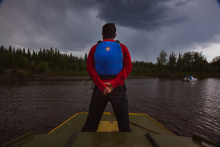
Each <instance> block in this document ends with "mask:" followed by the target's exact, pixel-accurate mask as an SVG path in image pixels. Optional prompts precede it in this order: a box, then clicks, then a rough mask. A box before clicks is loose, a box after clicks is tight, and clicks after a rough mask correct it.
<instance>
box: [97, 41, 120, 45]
mask: <svg viewBox="0 0 220 147" xmlns="http://www.w3.org/2000/svg"><path fill="white" fill-rule="evenodd" d="M101 42H102V41H101V40H99V41H98V42H97V44H99V43H101ZM115 42H117V43H120V41H119V40H115Z"/></svg>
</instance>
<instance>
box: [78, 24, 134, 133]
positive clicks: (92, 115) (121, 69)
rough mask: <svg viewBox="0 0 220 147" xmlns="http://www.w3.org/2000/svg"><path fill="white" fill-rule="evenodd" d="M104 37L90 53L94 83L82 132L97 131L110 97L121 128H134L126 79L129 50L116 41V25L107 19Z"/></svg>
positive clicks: (129, 68)
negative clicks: (130, 114)
mask: <svg viewBox="0 0 220 147" xmlns="http://www.w3.org/2000/svg"><path fill="white" fill-rule="evenodd" d="M102 36H103V41H99V42H98V44H96V45H94V46H93V47H92V48H91V50H90V52H89V55H88V59H87V71H88V73H89V75H90V77H91V79H92V80H93V82H94V83H95V87H94V89H93V95H92V100H91V103H90V107H89V114H88V117H87V120H86V123H85V125H84V127H83V129H82V132H96V131H97V129H98V126H99V122H100V120H101V118H102V115H103V112H104V110H105V107H106V105H107V103H108V101H110V102H111V104H112V107H113V110H114V113H115V116H116V119H117V122H118V127H119V132H131V129H130V125H129V115H128V99H127V95H126V87H125V85H124V84H125V82H124V81H125V79H126V77H127V76H128V75H129V73H130V72H131V69H132V62H131V57H130V53H129V51H128V49H127V47H126V46H125V45H124V44H121V43H119V41H115V40H114V38H115V37H116V27H115V24H114V23H107V24H105V25H104V26H103V28H102Z"/></svg>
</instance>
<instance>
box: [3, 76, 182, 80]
mask: <svg viewBox="0 0 220 147" xmlns="http://www.w3.org/2000/svg"><path fill="white" fill-rule="evenodd" d="M127 78H168V79H181V78H182V77H181V76H176V75H170V76H161V75H129V76H128V77H127ZM7 80H90V76H88V75H86V76H78V75H77V76H65V75H47V74H42V75H37V76H35V75H34V76H32V77H19V76H9V75H0V81H7Z"/></svg>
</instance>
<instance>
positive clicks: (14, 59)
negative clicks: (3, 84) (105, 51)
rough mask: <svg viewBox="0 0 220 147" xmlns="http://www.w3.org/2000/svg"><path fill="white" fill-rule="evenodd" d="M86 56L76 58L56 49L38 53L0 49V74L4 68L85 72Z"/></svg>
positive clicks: (41, 71) (39, 71)
mask: <svg viewBox="0 0 220 147" xmlns="http://www.w3.org/2000/svg"><path fill="white" fill-rule="evenodd" d="M86 62H87V54H86V53H85V57H84V58H82V57H80V58H79V57H76V56H73V55H72V53H71V54H70V55H67V54H61V53H60V51H59V50H58V49H52V48H50V49H45V48H44V49H40V50H39V51H38V52H35V51H34V50H33V51H32V52H31V51H30V50H29V49H28V50H25V48H23V49H20V48H18V49H15V48H13V49H12V47H11V46H10V47H9V48H8V49H7V48H4V46H1V48H0V72H1V73H2V72H4V69H5V68H24V69H28V70H30V71H33V72H37V73H45V72H48V71H49V72H54V73H56V72H57V73H59V72H61V71H62V72H63V73H64V72H68V71H69V72H71V71H86Z"/></svg>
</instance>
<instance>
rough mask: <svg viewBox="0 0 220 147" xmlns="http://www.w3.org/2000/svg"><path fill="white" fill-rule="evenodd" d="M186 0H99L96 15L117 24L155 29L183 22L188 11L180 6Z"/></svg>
mask: <svg viewBox="0 0 220 147" xmlns="http://www.w3.org/2000/svg"><path fill="white" fill-rule="evenodd" d="M189 2H190V1H186V0H178V1H173V0H135V1H134V0H120V1H119V0H106V1H104V2H103V1H99V11H98V17H99V18H100V19H101V20H104V21H106V22H116V23H117V25H119V26H125V27H130V28H132V29H142V30H146V31H148V32H149V31H155V30H156V31H157V30H158V29H160V28H163V27H172V26H173V25H176V24H179V23H182V22H184V21H185V20H186V19H188V14H189V11H183V9H182V8H181V7H184V6H186V5H187V4H188V3H189Z"/></svg>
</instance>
